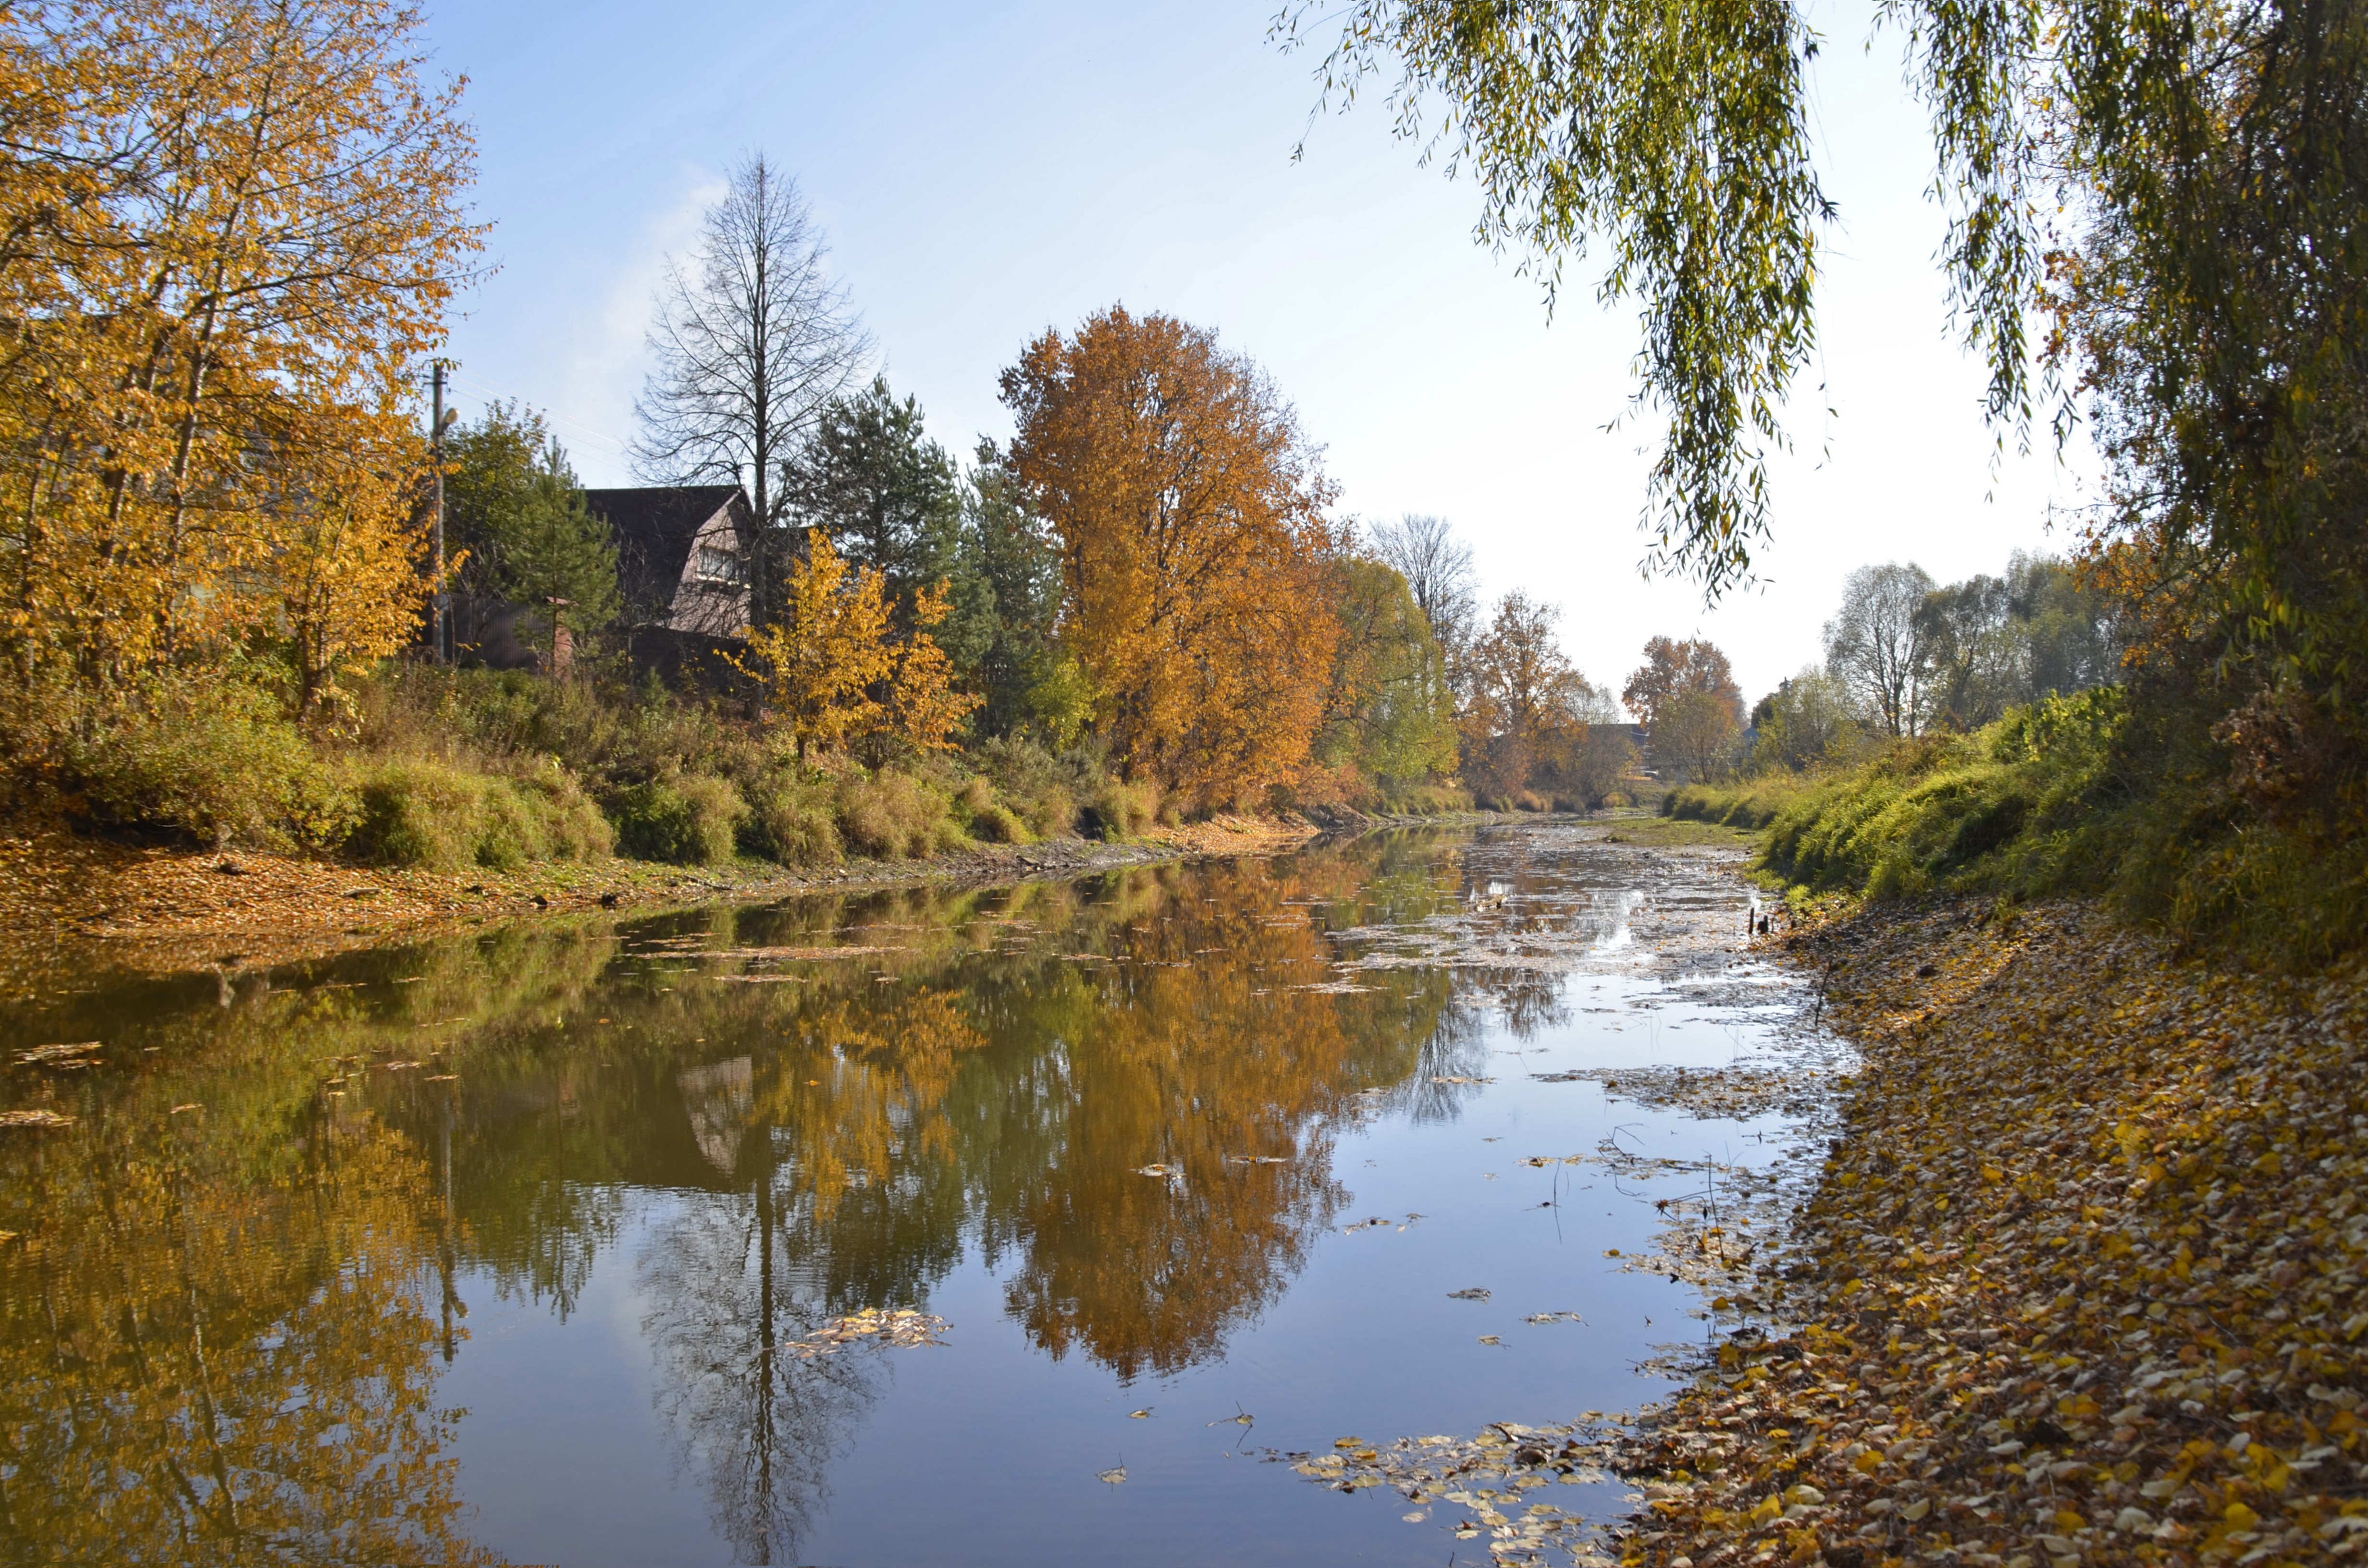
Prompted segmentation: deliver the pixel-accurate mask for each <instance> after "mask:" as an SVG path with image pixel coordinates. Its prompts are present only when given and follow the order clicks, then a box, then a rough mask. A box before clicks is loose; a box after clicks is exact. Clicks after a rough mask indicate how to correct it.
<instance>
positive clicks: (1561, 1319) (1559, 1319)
mask: <svg viewBox="0 0 2368 1568" xmlns="http://www.w3.org/2000/svg"><path fill="white" fill-rule="evenodd" d="M1521 1321H1522V1322H1523V1323H1581V1324H1583V1323H1585V1322H1586V1321H1587V1320H1586V1319H1585V1318H1583V1317H1581V1316H1579V1315H1578V1314H1577V1312H1531V1314H1530V1315H1529V1316H1527V1317H1525V1318H1523V1319H1522V1320H1521Z"/></svg>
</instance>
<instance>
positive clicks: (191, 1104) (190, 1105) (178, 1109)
mask: <svg viewBox="0 0 2368 1568" xmlns="http://www.w3.org/2000/svg"><path fill="white" fill-rule="evenodd" d="M203 1109H205V1107H203V1106H201V1105H199V1104H198V1103H197V1102H196V1101H194V1100H192V1101H190V1102H189V1103H188V1104H187V1105H176V1106H175V1107H174V1108H172V1109H171V1110H168V1111H166V1112H165V1115H166V1116H178V1115H180V1114H181V1113H182V1112H183V1111H185V1110H203Z"/></svg>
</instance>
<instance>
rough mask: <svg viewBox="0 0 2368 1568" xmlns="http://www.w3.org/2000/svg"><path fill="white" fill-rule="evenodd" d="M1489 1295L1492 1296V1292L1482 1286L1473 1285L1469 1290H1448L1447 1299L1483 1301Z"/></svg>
mask: <svg viewBox="0 0 2368 1568" xmlns="http://www.w3.org/2000/svg"><path fill="white" fill-rule="evenodd" d="M1491 1294H1493V1292H1492V1291H1490V1290H1488V1289H1487V1287H1486V1286H1484V1285H1474V1286H1473V1287H1471V1288H1470V1289H1469V1290H1450V1291H1449V1292H1448V1293H1447V1299H1448V1300H1449V1301H1486V1300H1487V1299H1488V1298H1489V1296H1490V1295H1491Z"/></svg>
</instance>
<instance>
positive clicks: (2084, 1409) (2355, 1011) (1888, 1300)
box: [1621, 813, 2368, 1568]
mask: <svg viewBox="0 0 2368 1568" xmlns="http://www.w3.org/2000/svg"><path fill="white" fill-rule="evenodd" d="M1780 816H1781V813H1780ZM1794 946H1795V949H1796V954H1795V956H1796V957H1798V958H1800V959H1802V960H1805V961H1808V962H1811V963H1814V964H1816V965H1818V966H1819V967H1820V968H1823V969H1825V970H1827V973H1828V975H1829V977H1830V978H1829V981H1828V996H1829V1006H1828V1017H1829V1018H1830V1019H1831V1021H1833V1022H1835V1023H1837V1024H1838V1025H1839V1027H1840V1028H1842V1029H1843V1030H1844V1031H1845V1032H1847V1033H1849V1034H1850V1035H1852V1036H1854V1037H1855V1038H1856V1039H1858V1040H1860V1041H1861V1043H1862V1045H1863V1047H1864V1050H1865V1052H1866V1058H1865V1066H1864V1069H1863V1071H1862V1073H1861V1074H1860V1076H1859V1079H1858V1081H1857V1084H1856V1085H1855V1086H1854V1089H1853V1092H1852V1094H1851V1096H1850V1103H1849V1106H1848V1108H1847V1113H1846V1123H1845V1129H1844V1135H1843V1137H1842V1138H1840V1139H1839V1140H1838V1141H1837V1142H1836V1143H1835V1145H1834V1150H1835V1152H1834V1154H1833V1156H1832V1158H1830V1159H1829V1160H1828V1161H1827V1164H1826V1166H1825V1170H1824V1173H1823V1176H1822V1178H1821V1179H1820V1180H1819V1182H1818V1184H1817V1186H1816V1191H1815V1193H1814V1195H1813V1196H1812V1197H1811V1199H1809V1201H1808V1203H1807V1204H1806V1206H1805V1208H1804V1210H1803V1211H1802V1213H1801V1216H1800V1218H1799V1221H1798V1225H1797V1227H1796V1231H1795V1233H1794V1235H1793V1242H1792V1246H1791V1250H1790V1253H1789V1256H1788V1258H1787V1259H1786V1260H1785V1261H1786V1263H1787V1265H1788V1266H1787V1267H1783V1268H1782V1274H1781V1277H1771V1278H1770V1279H1769V1280H1768V1281H1767V1288H1768V1291H1769V1292H1770V1297H1771V1300H1770V1301H1769V1302H1767V1303H1763V1304H1767V1305H1770V1306H1771V1307H1772V1312H1773V1316H1774V1319H1775V1321H1778V1322H1780V1323H1790V1324H1794V1325H1796V1326H1795V1327H1793V1329H1792V1330H1791V1331H1789V1332H1786V1333H1784V1334H1783V1335H1782V1336H1781V1337H1778V1338H1769V1337H1765V1336H1759V1335H1745V1336H1742V1337H1738V1338H1736V1339H1734V1340H1731V1341H1729V1342H1728V1343H1727V1344H1726V1345H1725V1346H1724V1347H1723V1348H1722V1349H1721V1350H1720V1352H1719V1355H1718V1359H1717V1365H1716V1366H1715V1367H1714V1368H1713V1369H1710V1370H1708V1371H1706V1372H1705V1373H1704V1374H1703V1375H1702V1377H1701V1379H1700V1380H1699V1381H1698V1383H1697V1385H1696V1386H1695V1388H1694V1389H1693V1390H1692V1391H1691V1392H1688V1393H1686V1394H1685V1395H1683V1396H1681V1397H1680V1398H1679V1400H1678V1401H1676V1402H1675V1403H1674V1404H1673V1405H1671V1406H1669V1407H1668V1408H1666V1409H1665V1410H1664V1411H1663V1412H1662V1413H1661V1414H1660V1415H1659V1417H1658V1418H1657V1420H1656V1425H1655V1426H1653V1428H1652V1429H1651V1430H1650V1431H1649V1432H1648V1433H1647V1435H1646V1438H1645V1441H1644V1443H1643V1444H1642V1445H1641V1449H1640V1451H1639V1453H1638V1454H1636V1455H1635V1456H1634V1464H1635V1465H1636V1466H1637V1467H1638V1469H1639V1471H1641V1472H1643V1473H1645V1474H1647V1475H1649V1476H1650V1477H1651V1478H1652V1479H1651V1480H1650V1482H1649V1483H1648V1484H1647V1487H1646V1490H1647V1494H1648V1497H1649V1499H1650V1501H1649V1504H1648V1515H1647V1517H1646V1518H1645V1522H1644V1523H1643V1524H1642V1526H1641V1527H1640V1528H1635V1529H1634V1531H1633V1532H1632V1533H1630V1534H1628V1535H1627V1536H1626V1537H1625V1538H1624V1539H1623V1540H1622V1542H1621V1547H1622V1551H1621V1555H1622V1560H1623V1562H1627V1563H1629V1564H1632V1565H1635V1564H1646V1563H1650V1564H1668V1565H1671V1568H1676V1565H1679V1564H1688V1563H1691V1564H1692V1565H1694V1568H1711V1565H1713V1564H1721V1563H1729V1562H1736V1563H1771V1562H1786V1563H1807V1562H1817V1561H1822V1562H1825V1563H1827V1564H1828V1565H1830V1568H1860V1565H1861V1564H1866V1565H1871V1564H1874V1563H1877V1562H1882V1563H1885V1564H1896V1563H1902V1562H1911V1561H1913V1562H1961V1563H1974V1564H1978V1565H1981V1568H1996V1565H1999V1564H2004V1565H2006V1568H2032V1565H2033V1564H2036V1563H2039V1562H2043V1561H2047V1562H2053V1563H2055V1564H2057V1565H2061V1568H2069V1565H2070V1564H2073V1563H2076V1562H2087V1563H2097V1562H2130V1563H2173V1562H2246V1563H2272V1564H2282V1563H2302V1562H2327V1561H2332V1560H2340V1559H2345V1558H2352V1557H2357V1556H2358V1555H2360V1553H2361V1551H2362V1543H2363V1542H2368V1469H2363V1466H2362V1458H2363V1456H2364V1455H2368V1447H2363V1444H2362V1437H2361V1418H2360V1415H2359V1412H2360V1410H2361V1407H2362V1401H2363V1399H2368V1312H2363V1311H2362V1310H2361V1304H2362V1284H2363V1273H2368V1088H2363V1086H2362V1085H2368V989H2363V986H2362V981H2363V980H2364V979H2368V975H2363V974H2362V972H2361V971H2358V970H2356V969H2355V970H2351V971H2344V972H2342V973H2340V974H2336V975H2333V976H2331V977H2329V978H2327V979H2325V980H2323V981H2320V982H2313V983H2305V982H2301V981H2295V980H2292V979H2278V978H2272V977H2263V976H2254V977H2249V978H2241V979H2240V978H2234V977H2232V976H2230V975H2229V974H2228V973H2226V972H2225V971H2214V970H2213V969H2212V968H2209V967H2207V966H2206V965H2204V964H2203V963H2202V962H2200V961H2199V960H2194V959H2192V958H2190V959H2180V958H2179V957H2177V956H2176V955H2175V954H2174V952H2173V951H2172V949H2171V947H2170V945H2169V943H2167V942H2164V941H2162V940H2160V939H2158V938H2156V937H2147V936H2144V935H2139V934H2134V933H2132V932H2130V931H2129V930H2128V929H2127V928H2126V927H2125V926H2120V925H2119V924H2117V923H2116V922H2113V921H2112V920H2110V919H2108V918H2106V917H2105V916H2104V915H2102V913H2101V912H2100V911H2099V910H2098V909H2097V908H2096V907H2095V906H2093V905H2088V904H2082V903H2073V902H2061V903H2049V904H2046V905H2043V906H2040V907H2036V908H2033V909H2030V910H2026V911H2024V912H2022V913H2021V914H2019V915H2000V914H1999V913H1998V908H1997V906H1996V904H1995V903H1993V902H1992V901H1978V902H1971V903H1963V902H1961V903H1941V904H1938V905H1937V906H1936V905H1932V904H1929V903H1928V904H1924V905H1921V906H1911V905H1908V904H1906V903H1889V904H1878V905H1870V906H1869V907H1867V908H1866V909H1864V910H1862V911H1861V912H1860V913H1858V914H1856V915H1852V916H1850V917H1849V918H1847V919H1844V920H1842V921H1840V922H1839V923H1835V924H1831V925H1827V926H1820V927H1818V928H1816V929H1814V930H1812V931H1808V932H1806V933H1804V934H1802V935H1800V936H1798V937H1795V938H1794Z"/></svg>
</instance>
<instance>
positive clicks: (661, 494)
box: [584, 484, 748, 620]
mask: <svg viewBox="0 0 2368 1568" xmlns="http://www.w3.org/2000/svg"><path fill="white" fill-rule="evenodd" d="M584 502H585V505H586V506H587V507H588V508H590V510H591V512H592V515H593V516H594V517H598V518H600V519H601V520H602V521H603V522H605V523H607V524H608V525H609V539H610V540H612V541H613V542H614V543H615V545H616V547H617V579H618V585H619V587H620V588H621V589H622V590H623V591H624V596H625V605H626V610H625V613H626V616H627V618H628V619H634V620H655V619H665V618H666V615H667V614H668V612H669V610H670V608H671V607H672V606H673V603H674V596H675V590H676V588H677V585H680V584H681V582H682V579H683V571H684V568H685V567H687V566H688V565H689V562H690V550H691V545H692V544H693V542H694V541H696V540H698V538H699V536H700V533H701V531H703V530H704V528H706V525H707V524H708V523H710V522H711V521H712V520H713V519H714V518H715V517H716V515H717V514H718V513H720V512H722V511H723V510H724V509H725V508H726V507H731V508H734V510H736V511H741V512H745V511H746V509H747V505H748V503H747V501H746V498H745V497H743V496H742V494H741V493H740V487H739V486H738V485H736V484H661V485H651V486H647V487H644V488H641V489H635V490H587V491H586V492H585V493H584Z"/></svg>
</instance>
